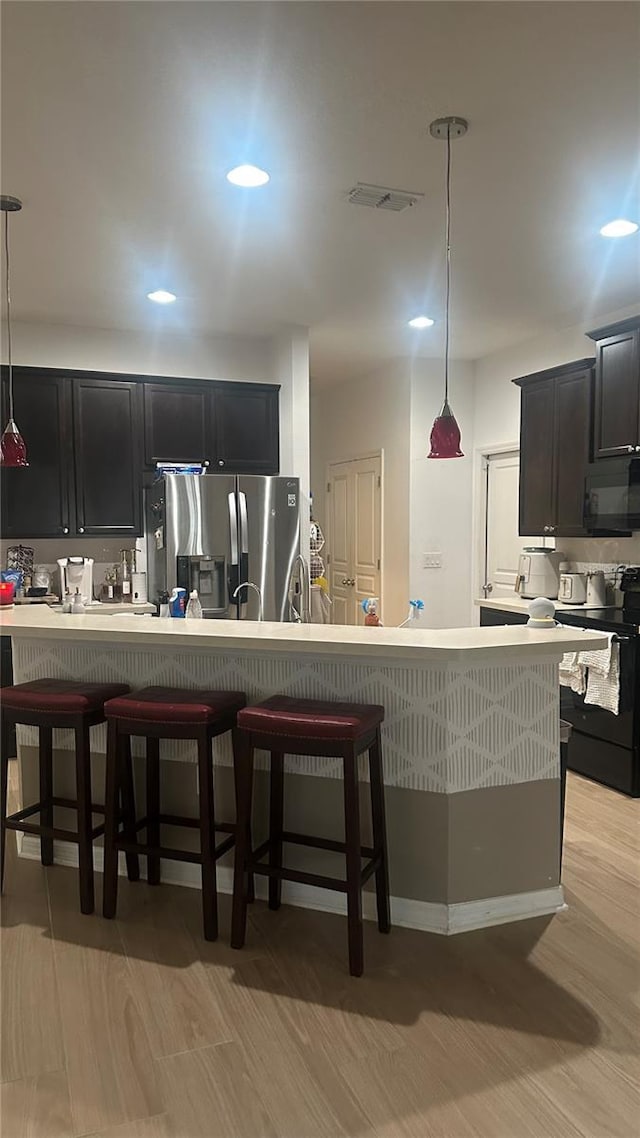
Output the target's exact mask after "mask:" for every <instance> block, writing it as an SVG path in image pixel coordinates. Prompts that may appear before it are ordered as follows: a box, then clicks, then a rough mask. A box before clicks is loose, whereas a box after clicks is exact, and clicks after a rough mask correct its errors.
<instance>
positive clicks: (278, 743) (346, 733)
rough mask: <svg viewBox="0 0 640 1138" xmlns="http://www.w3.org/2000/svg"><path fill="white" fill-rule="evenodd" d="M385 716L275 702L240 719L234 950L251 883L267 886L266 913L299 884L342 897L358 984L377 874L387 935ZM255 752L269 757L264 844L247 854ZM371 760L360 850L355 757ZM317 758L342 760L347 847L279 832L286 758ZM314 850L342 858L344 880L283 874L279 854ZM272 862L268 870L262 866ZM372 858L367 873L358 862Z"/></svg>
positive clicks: (368, 709) (363, 709) (361, 707)
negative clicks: (366, 826) (261, 877)
mask: <svg viewBox="0 0 640 1138" xmlns="http://www.w3.org/2000/svg"><path fill="white" fill-rule="evenodd" d="M383 718H384V708H383V707H378V706H377V705H371V704H357V703H333V702H325V701H324V700H314V699H291V698H290V697H288V696H281V695H277V696H273V697H272V698H271V699H267V700H265V702H264V703H259V704H257V705H255V706H253V707H246V708H245V709H244V710H243V711H241V712H240V713H239V715H238V727H237V731H236V745H235V750H234V755H235V762H236V766H237V776H236V786H237V793H238V818H237V826H238V833H237V838H236V854H235V869H234V882H233V915H232V923H231V945H232V947H233V948H242V946H243V944H244V939H245V930H246V919H247V900H248V897H249V886H248V880H247V878H248V875H252V874H254V873H262V874H266V875H267V876H268V878H269V908H270V909H278V908H279V907H280V900H281V893H282V882H283V881H297V882H299V883H301V884H303V885H316V886H319V887H321V888H323V889H334V890H338V891H340V892H343V893H346V894H347V922H348V934H349V970H350V972H351V974H352V976H361V975H362V970H363V937H362V886H363V885H364V883H365V882H366V881H368V879H369V878H370V877H371V876H372V875H373V874H374V873H375V876H376V899H377V907H378V928H379V929H380V932H384V933H388V932H389V930H390V928H391V919H390V912H389V873H388V860H387V838H386V823H385V808H384V784H383V774H382V748H381V740H380V724H381V723H382V720H383ZM256 747H259V748H260V749H261V750H265V751H269V752H270V754H271V774H270V816H269V837H268V838H267V840H266V841H265V842H263V843H262V845H260V846H258V848H257V849H255V850H253V849H252V848H251V834H250V819H251V796H252V784H253V753H254V750H255V748H256ZM363 751H368V752H369V770H370V778H371V813H372V822H373V847H368V846H362V845H361V844H360V809H359V798H358V755H360V754H361V753H362V752H363ZM286 753H289V754H294V755H319V756H323V757H327V758H335V757H338V758H341V759H342V760H343V777H344V820H345V841H344V842H335V841H329V840H328V839H326V838H320V837H315V836H313V835H309V834H297V833H292V832H291V831H288V830H285V829H284V777H283V772H284V756H285V754H286ZM285 842H291V843H293V844H294V845H302V846H313V847H316V848H317V849H321V850H334V851H337V852H339V853H344V854H345V855H346V879H344V880H343V879H341V878H334V877H325V876H322V875H320V874H316V873H308V872H305V871H302V870H294V869H286V868H285V867H284V866H283V864H282V846H283V843H285ZM266 854H268V855H269V861H268V865H265V864H264V863H263V862H262V860H261V859H262V858H264V857H265V855H266ZM363 857H366V858H369V861H368V862H367V863H366V865H365V866H362V861H361V859H362V858H363Z"/></svg>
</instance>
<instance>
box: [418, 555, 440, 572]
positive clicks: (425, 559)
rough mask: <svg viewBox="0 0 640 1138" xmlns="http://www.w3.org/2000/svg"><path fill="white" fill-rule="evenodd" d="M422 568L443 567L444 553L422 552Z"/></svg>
mask: <svg viewBox="0 0 640 1138" xmlns="http://www.w3.org/2000/svg"><path fill="white" fill-rule="evenodd" d="M422 568H423V569H442V554H441V553H423V554H422Z"/></svg>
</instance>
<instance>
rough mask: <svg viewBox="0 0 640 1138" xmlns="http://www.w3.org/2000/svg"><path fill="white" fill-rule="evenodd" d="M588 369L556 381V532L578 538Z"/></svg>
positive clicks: (585, 461) (588, 397)
mask: <svg viewBox="0 0 640 1138" xmlns="http://www.w3.org/2000/svg"><path fill="white" fill-rule="evenodd" d="M592 377H593V371H592V369H591V368H587V369H585V371H582V372H578V373H576V374H574V375H567V376H562V377H561V378H559V379H557V380H556V406H555V441H556V446H555V469H556V512H555V527H556V534H557V535H558V536H561V537H581V536H584V535H585V534H586V533H587V530H585V528H584V522H583V519H584V496H585V472H586V468H587V464H588V462H589V458H590V454H589V442H590V435H591V388H592Z"/></svg>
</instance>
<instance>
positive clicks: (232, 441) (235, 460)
mask: <svg viewBox="0 0 640 1138" xmlns="http://www.w3.org/2000/svg"><path fill="white" fill-rule="evenodd" d="M278 392H279V388H278V387H276V386H268V385H266V384H265V385H264V386H258V385H257V384H241V383H234V384H231V383H229V384H220V385H217V386H216V388H215V393H214V395H213V400H212V435H213V440H214V461H213V462H212V469H213V470H226V471H229V473H231V474H278V473H279V471H280V439H279V430H278V422H279V419H278Z"/></svg>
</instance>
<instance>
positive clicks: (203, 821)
mask: <svg viewBox="0 0 640 1138" xmlns="http://www.w3.org/2000/svg"><path fill="white" fill-rule="evenodd" d="M198 775H199V784H200V857H201V858H202V867H201V868H202V919H203V924H204V939H205V940H216V939H217V937H218V895H217V889H216V851H215V845H216V839H215V810H214V801H213V756H212V754H211V736H210V735H209V732H208V731H207V729H206V728H203V730H202V731H199V733H198Z"/></svg>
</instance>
